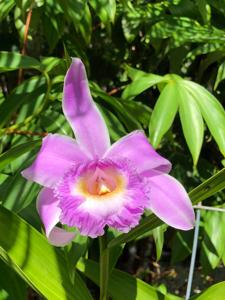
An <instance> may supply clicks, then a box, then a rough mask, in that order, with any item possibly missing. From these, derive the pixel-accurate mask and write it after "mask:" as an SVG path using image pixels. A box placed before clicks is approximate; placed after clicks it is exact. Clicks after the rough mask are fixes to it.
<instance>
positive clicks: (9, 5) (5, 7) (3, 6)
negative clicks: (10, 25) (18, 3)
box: [0, 0, 15, 22]
mask: <svg viewBox="0 0 225 300" xmlns="http://www.w3.org/2000/svg"><path fill="white" fill-rule="evenodd" d="M14 5H15V1H14V0H7V1H4V0H3V1H1V2H0V22H2V21H3V20H4V19H5V18H6V17H7V16H8V14H9V12H10V11H11V10H12V9H13V7H14Z"/></svg>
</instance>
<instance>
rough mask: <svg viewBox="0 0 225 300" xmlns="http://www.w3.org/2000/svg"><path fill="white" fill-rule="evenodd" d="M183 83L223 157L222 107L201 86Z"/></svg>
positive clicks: (224, 122)
mask: <svg viewBox="0 0 225 300" xmlns="http://www.w3.org/2000/svg"><path fill="white" fill-rule="evenodd" d="M183 82H184V84H185V87H186V88H187V89H188V90H189V92H190V93H191V94H192V95H193V97H194V98H195V100H196V101H197V102H198V105H199V107H200V109H201V112H202V116H203V118H204V120H205V122H206V124H207V126H208V128H209V130H210V132H211V134H212V136H213V137H214V139H215V141H216V143H217V145H218V146H219V149H220V151H221V153H222V154H223V155H224V156H225V111H224V109H223V106H222V105H221V104H220V102H219V101H218V100H217V99H216V98H215V97H214V96H213V95H212V94H210V92H208V91H207V90H206V89H205V88H204V87H202V86H201V85H199V84H197V83H195V82H192V81H187V80H184V81H183Z"/></svg>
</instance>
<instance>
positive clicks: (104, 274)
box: [99, 234, 109, 300]
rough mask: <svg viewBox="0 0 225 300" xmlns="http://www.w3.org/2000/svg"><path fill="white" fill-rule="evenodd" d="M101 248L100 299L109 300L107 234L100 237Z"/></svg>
mask: <svg viewBox="0 0 225 300" xmlns="http://www.w3.org/2000/svg"><path fill="white" fill-rule="evenodd" d="M99 248H100V259H99V260H100V285H99V286H100V297H99V300H107V299H108V296H107V291H108V280H109V249H108V247H107V235H106V234H105V235H103V236H101V237H100V238H99Z"/></svg>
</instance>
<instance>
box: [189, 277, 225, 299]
mask: <svg viewBox="0 0 225 300" xmlns="http://www.w3.org/2000/svg"><path fill="white" fill-rule="evenodd" d="M224 295H225V281H222V282H219V283H217V284H214V285H212V286H210V287H209V288H208V289H207V290H206V291H204V292H203V293H202V294H201V295H199V296H197V297H192V298H191V300H192V299H193V300H213V299H218V300H222V299H223V298H224Z"/></svg>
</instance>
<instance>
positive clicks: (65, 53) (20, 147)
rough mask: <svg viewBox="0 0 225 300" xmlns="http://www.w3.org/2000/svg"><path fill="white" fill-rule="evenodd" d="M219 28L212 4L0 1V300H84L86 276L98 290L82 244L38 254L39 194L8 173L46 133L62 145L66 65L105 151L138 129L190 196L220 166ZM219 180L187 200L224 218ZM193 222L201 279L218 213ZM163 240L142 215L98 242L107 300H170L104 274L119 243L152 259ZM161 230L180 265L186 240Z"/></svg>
mask: <svg viewBox="0 0 225 300" xmlns="http://www.w3.org/2000/svg"><path fill="white" fill-rule="evenodd" d="M29 18H30V23H29ZM224 26H225V1H224V0H218V1H217V0H213V1H211V0H172V1H144V0H136V1H126V0H120V1H116V0H109V1H106V0H89V1H87V0H86V1H83V0H57V1H54V0H32V1H31V0H7V1H5V0H0V38H1V46H0V48H1V49H0V50H1V52H0V84H1V87H0V153H1V154H0V205H1V206H0V256H1V258H2V261H0V299H1V300H3V299H18V300H20V299H21V300H22V299H27V292H28V289H27V286H28V285H29V286H31V287H32V288H33V289H34V290H36V291H37V292H38V293H39V294H40V295H42V296H43V297H44V298H47V299H54V300H56V299H60V300H63V299H81V300H86V299H93V297H95V296H93V295H91V293H90V291H89V290H88V288H87V286H86V283H85V282H86V278H89V279H90V280H91V281H93V282H94V283H95V284H96V285H98V284H99V281H98V276H99V266H98V264H97V262H96V261H95V259H93V260H91V259H87V254H86V253H87V251H88V252H90V253H91V251H94V250H93V249H95V248H96V247H94V245H93V241H90V240H88V239H86V238H83V237H77V238H76V240H75V241H74V243H73V244H72V245H71V246H70V247H66V248H65V249H55V248H53V247H52V246H50V245H48V243H47V242H46V240H45V238H44V236H43V235H42V234H40V232H41V224H40V220H39V218H38V216H37V213H36V209H35V200H36V197H37V194H38V192H39V189H40V188H39V186H38V185H36V184H33V183H30V182H27V181H25V180H24V179H23V178H22V177H21V175H20V172H21V170H23V169H24V168H25V167H26V166H28V165H29V164H30V163H31V162H32V160H33V159H34V157H35V154H36V153H37V151H38V149H39V147H40V144H41V138H42V137H43V136H45V135H46V134H47V133H48V132H52V133H54V132H57V133H61V134H66V135H71V136H72V132H71V129H70V127H69V125H68V124H67V122H66V121H65V118H64V116H63V114H62V110H61V100H62V88H63V80H64V75H65V73H66V70H67V68H68V66H69V64H70V57H80V58H81V59H82V60H83V62H84V63H85V65H86V68H87V71H88V75H89V79H90V88H91V92H92V96H93V98H94V100H95V101H96V102H97V104H98V105H99V108H100V110H101V112H102V114H103V116H104V118H105V120H106V122H107V126H108V128H109V130H110V136H111V140H112V142H114V141H116V140H117V139H119V138H120V137H122V136H123V135H125V134H127V133H129V132H130V131H132V130H135V129H143V130H144V131H145V133H146V135H147V136H148V137H149V141H150V142H151V143H152V145H153V146H154V147H155V148H157V149H158V151H159V152H160V153H161V154H163V155H165V156H166V157H167V158H168V159H170V160H171V161H172V163H173V172H172V174H173V176H175V177H176V178H177V179H178V180H180V181H181V182H182V183H183V184H184V186H185V188H186V189H187V190H188V191H191V190H192V189H193V188H194V187H196V186H198V185H199V184H200V183H202V182H205V180H206V179H207V178H209V177H211V176H213V175H214V174H215V173H217V172H218V171H219V170H220V169H222V168H223V166H224V164H225V162H224V155H225V111H224V109H223V104H224V87H225V81H224V79H225V51H224V50H225V46H224V45H225V43H224V41H225V28H224ZM224 179H225V175H224V171H221V172H220V173H219V175H216V176H215V177H212V179H211V180H210V181H207V182H205V183H203V186H200V187H199V188H197V189H196V190H193V191H192V192H191V193H190V196H191V199H192V200H193V202H194V203H195V204H196V203H198V202H199V201H202V200H204V199H206V198H207V200H206V202H205V203H206V204H207V205H210V206H215V207H220V208H225V204H224V203H225V201H224V193H223V192H219V193H217V192H218V191H220V190H222V189H223V188H224V185H225V184H224V182H225V180H224ZM201 217H202V218H201V220H202V222H201V232H200V239H201V241H200V242H199V257H200V258H199V263H200V264H201V265H202V267H203V271H204V272H210V270H212V269H215V268H217V267H218V266H219V265H221V263H223V264H225V214H224V213H220V212H209V211H208V212H202V214H201ZM165 232H166V227H165V225H163V224H162V222H160V221H159V220H158V219H157V218H156V217H154V216H152V215H150V216H146V218H144V220H143V223H142V225H140V227H137V228H136V229H134V230H133V231H131V232H130V234H128V235H120V236H118V233H115V232H110V233H109V237H108V238H109V240H110V243H109V248H110V249H111V258H110V261H111V269H112V272H111V273H110V281H109V295H110V296H111V297H112V299H116V300H118V299H119V300H120V299H129V300H130V299H131V300H133V299H141V300H144V299H153V300H154V299H180V298H179V297H176V296H174V295H171V294H168V293H167V292H166V291H165V290H164V289H158V288H157V287H153V286H151V285H149V284H147V283H145V282H144V281H142V280H140V279H136V278H134V277H132V276H131V275H129V274H128V273H125V272H122V271H119V270H117V269H115V268H114V267H115V265H116V262H117V260H118V258H119V255H120V254H121V251H122V248H121V244H123V243H124V242H128V241H131V240H135V239H140V238H144V237H145V238H146V237H148V238H149V237H151V236H152V237H153V239H154V240H155V243H156V258H157V260H159V259H160V257H161V254H162V250H163V246H165V245H166V246H167V247H168V245H167V241H168V239H166V242H164V235H165V234H166V233H165ZM171 232H172V233H171V234H172V238H170V243H169V244H170V251H171V262H172V263H177V262H181V261H184V260H185V259H188V258H189V256H190V253H191V247H192V233H184V232H178V231H175V230H173V231H172V230H171ZM74 253H75V254H74ZM96 255H97V254H96ZM3 261H4V263H3ZM5 263H6V264H5ZM46 266H48V269H46ZM75 266H76V267H77V268H76V270H75ZM17 274H19V275H20V277H19V276H18V275H17ZM21 278H22V279H21ZM9 281H10V282H11V284H10V285H9V284H8V282H9ZM212 293H213V297H214V298H215V299H216V296H215V295H217V298H218V299H221V300H222V298H221V295H224V294H225V284H224V283H223V282H222V283H219V284H218V285H215V286H213V287H211V288H210V289H209V290H207V291H206V292H205V293H203V294H202V295H201V296H199V297H198V298H197V299H199V300H200V299H201V300H204V299H212V298H210V297H211V296H210V295H212ZM216 293H217V294H216ZM126 297H127V298H126ZM222 297H223V296H222Z"/></svg>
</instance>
